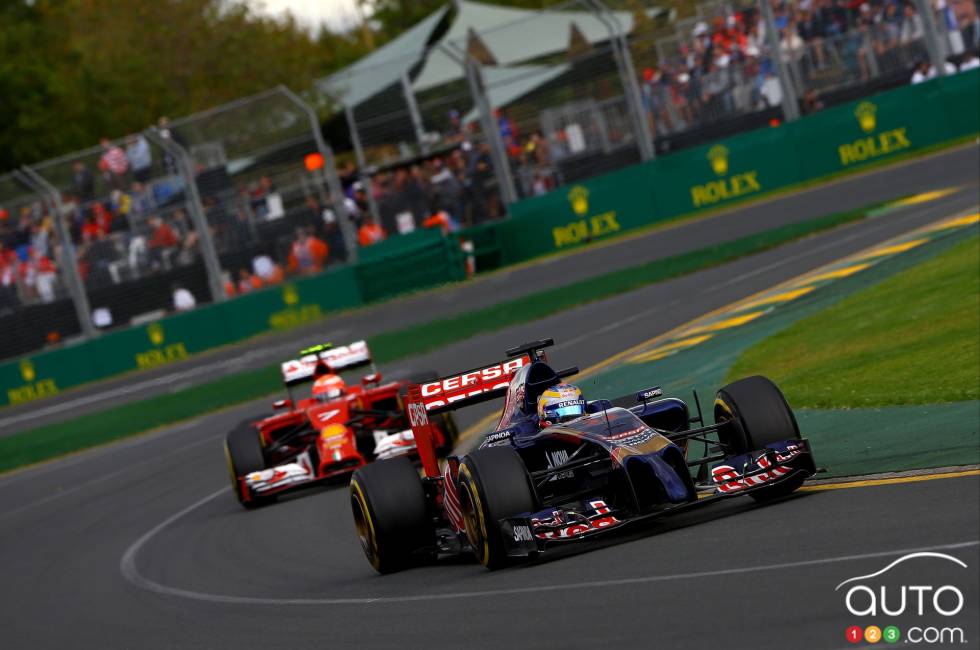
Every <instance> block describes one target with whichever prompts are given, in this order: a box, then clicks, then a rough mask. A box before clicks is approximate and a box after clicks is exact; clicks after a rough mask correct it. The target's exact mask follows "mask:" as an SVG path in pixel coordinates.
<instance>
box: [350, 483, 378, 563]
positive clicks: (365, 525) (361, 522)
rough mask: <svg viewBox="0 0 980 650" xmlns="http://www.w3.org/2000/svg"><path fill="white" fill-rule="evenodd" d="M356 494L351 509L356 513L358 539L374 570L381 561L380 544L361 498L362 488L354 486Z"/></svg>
mask: <svg viewBox="0 0 980 650" xmlns="http://www.w3.org/2000/svg"><path fill="white" fill-rule="evenodd" d="M351 488H352V490H353V492H354V494H353V495H352V496H351V509H352V510H353V512H354V527H355V529H356V530H357V539H358V541H360V543H361V548H362V549H363V550H364V555H366V556H367V558H368V560H369V561H370V562H371V565H372V566H374V568H378V566H379V563H380V559H379V557H378V542H377V539H376V538H375V535H374V525H373V522H372V521H371V515H370V514H369V513H368V509H367V504H366V503H364V498H363V497H362V496H361V491H360V488H359V487H358V486H357V485H356V484H352V485H351Z"/></svg>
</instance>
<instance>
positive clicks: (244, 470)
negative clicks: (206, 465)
mask: <svg viewBox="0 0 980 650" xmlns="http://www.w3.org/2000/svg"><path fill="white" fill-rule="evenodd" d="M260 435H261V434H259V431H258V429H256V428H255V427H254V426H253V425H252V424H251V422H248V421H246V422H242V423H241V424H239V425H238V426H237V427H235V428H234V429H232V430H231V432H229V433H228V436H227V438H225V459H226V460H227V461H228V472H229V474H230V475H231V489H232V491H233V492H234V493H235V498H236V499H238V502H239V503H241V504H242V506H243V507H244V508H247V509H252V508H257V507H259V506H262V505H265V504H267V503H271V502H272V501H274V500H275V497H265V498H253V499H251V500H249V501H246V500H245V497H244V496H243V495H242V490H241V486H240V484H239V482H238V477H239V476H245V475H246V474H251V473H252V472H261V471H262V470H264V469H265V456H264V454H263V453H262V438H261V437H260Z"/></svg>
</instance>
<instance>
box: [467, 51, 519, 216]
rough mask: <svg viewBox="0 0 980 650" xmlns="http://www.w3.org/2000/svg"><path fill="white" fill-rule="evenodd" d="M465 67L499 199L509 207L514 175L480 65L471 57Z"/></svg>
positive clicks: (514, 194)
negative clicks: (493, 172)
mask: <svg viewBox="0 0 980 650" xmlns="http://www.w3.org/2000/svg"><path fill="white" fill-rule="evenodd" d="M464 65H465V66H466V80H467V81H468V82H469V85H470V92H471V93H472V94H473V101H474V103H475V104H476V107H477V110H478V111H479V113H480V123H481V125H482V127H483V135H484V137H486V139H487V144H489V145H490V158H491V159H492V162H493V166H494V169H495V170H496V172H497V180H498V183H499V185H500V198H501V199H502V200H503V202H504V205H510V204H511V203H514V202H515V201H517V187H516V186H515V185H514V175H513V174H511V171H510V161H509V160H508V158H507V150H506V149H505V148H504V141H503V139H502V138H501V137H500V127H499V126H498V124H497V121H496V120H494V119H493V109H492V108H491V106H490V102H489V100H487V94H486V90H485V88H484V85H483V75H481V74H480V64H479V63H478V62H477V61H476V59H474V58H473V57H469V56H468V57H467V58H466V62H465V64H464Z"/></svg>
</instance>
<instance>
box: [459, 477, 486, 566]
mask: <svg viewBox="0 0 980 650" xmlns="http://www.w3.org/2000/svg"><path fill="white" fill-rule="evenodd" d="M466 474H467V476H468V475H469V472H466ZM462 487H463V494H464V495H465V498H464V499H462V501H463V503H461V504H460V509H461V510H462V511H463V524H464V525H465V526H466V538H467V539H468V540H469V542H470V546H472V547H473V553H474V554H475V555H476V559H477V560H479V562H480V564H482V565H484V566H486V565H487V563H488V562H489V561H490V549H489V547H488V545H487V540H486V530H485V529H484V522H483V513H482V512H480V497H479V495H477V494H476V493H475V489H476V488H475V487H474V486H473V483H472V482H471V481H469V480H466V481H463V482H462Z"/></svg>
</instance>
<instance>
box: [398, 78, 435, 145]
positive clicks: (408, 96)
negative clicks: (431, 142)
mask: <svg viewBox="0 0 980 650" xmlns="http://www.w3.org/2000/svg"><path fill="white" fill-rule="evenodd" d="M401 82H402V94H403V95H405V103H406V104H408V114H409V115H410V116H411V118H412V127H413V128H414V129H415V139H416V140H417V141H418V143H419V149H420V150H421V151H422V153H428V152H429V146H428V145H427V144H426V142H425V125H424V124H423V123H422V113H421V112H420V111H419V103H418V101H417V100H416V99H415V93H414V92H413V91H412V82H411V81H409V79H408V74H407V73H405V72H403V73H402V79H401Z"/></svg>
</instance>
